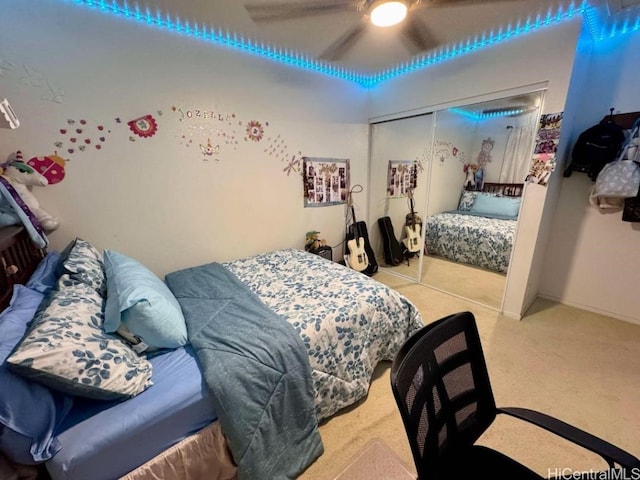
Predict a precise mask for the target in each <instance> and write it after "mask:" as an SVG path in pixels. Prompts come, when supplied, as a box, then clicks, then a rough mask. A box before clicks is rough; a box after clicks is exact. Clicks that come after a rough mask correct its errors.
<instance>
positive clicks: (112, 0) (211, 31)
mask: <svg viewBox="0 0 640 480" xmlns="http://www.w3.org/2000/svg"><path fill="white" fill-rule="evenodd" d="M67 1H69V0H67ZM71 1H73V3H76V4H78V5H83V6H88V7H92V8H96V9H98V10H100V11H101V12H103V13H106V14H110V15H114V16H117V17H125V18H128V19H131V20H135V21H137V22H140V23H144V24H147V25H151V26H154V27H157V28H160V29H162V30H168V31H171V32H175V33H179V34H182V35H187V36H189V37H193V38H197V39H201V40H205V41H208V42H211V43H215V44H217V45H222V46H225V47H230V48H235V49H237V50H243V51H245V52H249V53H253V54H255V55H258V56H261V57H264V58H267V59H269V60H273V61H276V62H280V63H286V64H288V65H293V66H295V67H299V68H302V69H304V70H309V71H313V72H317V73H323V74H325V75H331V76H333V77H338V78H343V79H345V80H351V81H354V82H356V83H359V84H363V83H364V82H366V75H363V74H361V73H358V72H356V71H355V70H353V69H348V68H342V67H336V66H334V65H331V64H329V63H328V62H322V61H319V60H315V59H313V58H312V57H310V56H309V55H305V54H301V53H297V52H293V51H291V50H289V49H282V48H278V47H274V46H271V45H265V44H264V43H262V42H260V43H258V42H255V41H252V40H250V39H246V38H244V37H243V36H241V35H238V34H236V33H232V32H229V31H222V30H220V29H216V28H213V27H205V26H203V27H201V26H199V25H198V24H194V25H191V24H190V23H189V22H188V21H186V22H183V21H181V20H180V19H179V18H176V19H172V18H171V17H170V16H169V15H165V14H163V13H161V12H159V11H158V12H156V13H155V14H153V13H151V12H150V11H149V10H148V9H146V10H145V11H142V10H140V8H139V7H138V6H137V5H136V6H135V7H129V5H128V3H127V2H126V0H124V1H118V0H71Z"/></svg>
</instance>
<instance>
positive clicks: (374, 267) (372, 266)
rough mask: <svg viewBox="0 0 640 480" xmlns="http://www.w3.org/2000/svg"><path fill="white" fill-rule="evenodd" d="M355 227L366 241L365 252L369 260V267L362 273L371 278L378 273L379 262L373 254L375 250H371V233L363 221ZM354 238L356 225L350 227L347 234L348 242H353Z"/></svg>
mask: <svg viewBox="0 0 640 480" xmlns="http://www.w3.org/2000/svg"><path fill="white" fill-rule="evenodd" d="M355 227H356V228H357V229H358V231H359V232H360V236H361V237H362V239H363V240H364V251H365V253H366V254H367V258H368V260H369V265H368V266H367V268H365V269H364V270H362V273H364V274H365V275H368V276H369V277H371V276H372V275H373V274H374V273H376V272H377V271H378V262H377V261H376V255H375V253H373V248H371V243H369V232H368V230H367V224H366V223H365V222H363V221H359V222H356V223H355ZM353 238H355V237H354V224H351V225H349V232H348V233H347V241H348V240H352V239H353Z"/></svg>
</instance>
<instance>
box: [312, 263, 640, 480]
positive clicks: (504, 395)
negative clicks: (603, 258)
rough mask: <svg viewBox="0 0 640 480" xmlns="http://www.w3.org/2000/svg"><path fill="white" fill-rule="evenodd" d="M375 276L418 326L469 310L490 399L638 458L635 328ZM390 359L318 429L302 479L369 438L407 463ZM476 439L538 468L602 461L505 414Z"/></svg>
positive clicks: (326, 478) (341, 462)
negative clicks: (316, 452) (501, 307)
mask: <svg viewBox="0 0 640 480" xmlns="http://www.w3.org/2000/svg"><path fill="white" fill-rule="evenodd" d="M376 279H377V280H379V281H382V282H383V283H386V284H387V285H390V286H392V287H393V288H396V289H397V290H398V291H400V292H401V293H403V294H404V295H406V296H407V297H408V298H409V299H411V300H412V301H413V302H414V303H415V304H416V306H417V307H418V308H419V309H420V311H421V312H422V314H423V317H424V320H425V322H426V323H429V322H431V321H434V320H436V319H438V318H441V317H443V316H445V315H448V314H451V313H454V312H458V311H463V310H470V311H472V312H473V313H474V314H475V316H476V318H477V321H478V327H479V330H480V335H481V338H482V342H483V348H484V351H485V355H486V357H487V364H488V368H489V375H490V376H491V380H492V384H493V390H494V395H495V397H496V403H497V404H498V406H522V407H528V408H533V409H537V410H541V411H543V412H546V413H548V414H551V415H554V416H557V417H559V418H560V419H562V420H565V421H567V422H569V423H571V424H574V425H576V426H578V427H580V428H583V429H585V430H587V431H590V432H591V433H593V434H595V435H598V436H601V437H603V438H604V439H606V440H608V441H610V442H612V443H614V444H616V445H618V446H619V447H621V448H623V449H625V450H627V451H629V452H630V453H632V454H634V455H636V456H640V434H639V433H638V432H640V326H639V325H633V324H630V323H626V322H622V321H619V320H615V319H611V318H608V317H604V316H601V315H597V314H593V313H590V312H585V311H582V310H578V309H575V308H571V307H568V306H565V305H559V304H555V303H553V302H549V301H545V300H538V301H537V302H536V303H535V304H534V305H533V307H532V309H531V311H530V312H529V313H528V315H527V316H526V317H525V318H524V319H523V320H521V321H517V320H513V319H510V318H507V317H504V316H502V315H500V314H498V313H497V312H496V311H494V310H492V309H489V308H484V307H479V306H477V305H476V304H473V303H469V302H465V301H463V300H460V299H457V298H455V297H452V296H450V295H446V294H443V293H441V292H438V291H435V290H433V289H430V288H428V287H424V286H421V285H416V284H412V283H410V282H407V281H406V280H402V279H399V278H398V277H396V276H394V275H390V274H388V273H385V272H380V273H378V274H376ZM389 365H390V364H389V363H388V362H385V363H384V364H381V365H379V366H378V368H377V369H376V372H375V378H374V380H373V382H372V384H371V388H370V390H369V395H368V397H367V398H366V399H364V400H363V401H361V402H359V403H358V404H357V405H354V406H352V407H350V408H348V409H347V410H346V411H344V412H342V413H341V414H338V415H336V416H335V417H333V418H331V419H329V420H328V421H326V422H324V423H323V424H322V425H321V426H320V434H321V436H322V440H323V443H324V447H325V453H324V455H322V456H321V457H320V458H319V459H318V460H316V461H315V462H314V463H313V464H312V465H311V466H310V467H309V468H308V469H307V470H306V471H305V472H304V473H303V474H302V475H301V477H300V478H301V479H303V480H333V479H335V478H336V476H338V475H339V474H340V473H341V472H344V470H345V469H346V468H347V467H348V466H349V465H350V464H351V463H352V462H353V461H354V458H355V457H356V455H357V454H358V453H359V452H362V451H363V449H364V448H365V446H366V445H367V442H369V441H370V440H372V439H374V438H378V439H380V440H382V441H383V442H384V443H385V444H386V445H387V446H388V447H389V448H390V449H391V450H392V451H393V452H394V453H395V454H396V455H397V456H398V457H399V458H400V460H401V461H402V462H404V463H405V464H406V465H408V466H411V467H413V459H412V456H411V450H410V448H409V445H408V443H407V440H406V436H405V433H404V427H403V425H402V420H401V419H400V416H399V413H398V411H397V407H396V404H395V400H394V399H393V395H392V393H391V387H390V384H389ZM481 441H482V443H484V444H486V445H490V446H492V447H495V448H499V449H501V450H502V451H504V452H505V453H507V454H509V455H513V456H514V457H516V458H518V459H519V460H520V461H523V462H524V463H527V464H528V465H529V466H530V467H531V468H533V469H534V470H536V471H538V472H539V473H540V474H542V475H547V474H548V470H549V469H552V470H553V469H564V468H568V469H576V470H577V469H580V470H588V469H590V468H594V469H595V468H602V467H603V463H602V462H601V461H600V460H599V459H598V458H597V457H595V456H594V455H593V454H590V453H587V452H584V451H582V450H581V449H579V448H578V447H575V446H573V445H569V444H568V443H567V442H564V441H562V440H560V439H558V438H556V437H554V436H553V435H551V434H549V433H547V432H543V431H540V430H537V429H536V428H535V427H532V426H530V425H527V424H524V423H522V422H518V421H516V420H513V419H508V418H499V419H498V420H497V421H496V423H495V424H494V425H493V426H492V428H491V429H490V431H489V432H487V434H486V435H485V437H483V438H482V439H481ZM372 475H373V472H372ZM371 478H372V479H375V478H384V477H375V476H372V477H371ZM341 480H342V479H341ZM345 480H346V478H345Z"/></svg>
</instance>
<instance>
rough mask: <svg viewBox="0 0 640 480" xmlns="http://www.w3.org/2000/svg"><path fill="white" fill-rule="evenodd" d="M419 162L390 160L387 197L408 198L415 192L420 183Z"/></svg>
mask: <svg viewBox="0 0 640 480" xmlns="http://www.w3.org/2000/svg"><path fill="white" fill-rule="evenodd" d="M417 168H418V166H417V162H415V161H412V160H389V169H388V173H387V197H388V198H399V197H406V196H407V194H408V193H409V192H410V191H413V190H415V188H416V186H417V181H418V175H417Z"/></svg>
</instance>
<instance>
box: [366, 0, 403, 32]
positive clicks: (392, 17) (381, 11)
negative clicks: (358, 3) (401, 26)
mask: <svg viewBox="0 0 640 480" xmlns="http://www.w3.org/2000/svg"><path fill="white" fill-rule="evenodd" d="M370 16H371V23H373V24H374V25H375V26H377V27H390V26H392V25H396V24H398V23H400V22H401V21H402V20H404V19H405V17H406V16H407V4H406V3H405V2H388V1H382V2H376V3H374V4H373V8H372V9H371V14H370Z"/></svg>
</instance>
